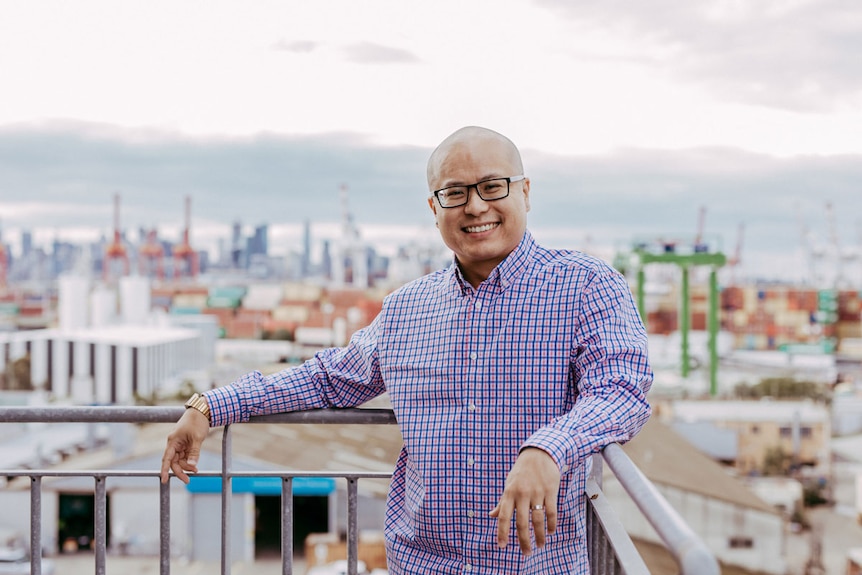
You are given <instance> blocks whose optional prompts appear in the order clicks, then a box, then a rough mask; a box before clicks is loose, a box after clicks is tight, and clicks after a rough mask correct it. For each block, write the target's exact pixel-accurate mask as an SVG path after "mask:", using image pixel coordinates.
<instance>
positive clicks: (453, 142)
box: [426, 126, 524, 189]
mask: <svg viewBox="0 0 862 575" xmlns="http://www.w3.org/2000/svg"><path fill="white" fill-rule="evenodd" d="M487 143H494V144H496V145H497V147H498V148H499V149H501V150H502V151H503V153H504V154H505V155H506V156H507V157H506V158H505V159H506V160H507V161H508V162H510V163H511V165H512V167H514V168H516V169H517V173H519V174H520V173H523V171H524V166H523V163H522V162H521V153H520V152H519V151H518V148H517V147H516V146H515V144H514V143H512V140H510V139H509V138H507V137H506V136H504V135H503V134H500V133H499V132H495V131H494V130H489V129H488V128H482V127H479V126H466V127H464V128H461V129H459V130H456V131H455V132H453V133H452V134H451V135H450V136H448V137H447V138H446V139H445V140H443V141H442V142H440V145H439V146H437V147H436V148H435V149H434V151H433V152H432V153H431V157H430V158H428V168H427V170H426V177H427V179H428V187H429V189H434V185H435V184H434V182H436V181H437V180H438V179H439V177H440V169H441V166H442V165H443V163H444V162H445V160H446V158H447V157H448V156H449V155H450V154H451V152H452V151H453V150H456V149H463V148H467V149H470V148H479V147H482V146H483V144H487Z"/></svg>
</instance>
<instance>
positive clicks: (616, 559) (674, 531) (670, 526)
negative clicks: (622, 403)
mask: <svg viewBox="0 0 862 575" xmlns="http://www.w3.org/2000/svg"><path fill="white" fill-rule="evenodd" d="M182 413H183V408H182V407H119V406H105V407H4V408H2V409H0V423H173V422H175V421H176V420H177V419H179V417H180V416H181V415H182ZM250 423H252V424H254V423H285V424H288V423H289V424H339V425H370V424H375V425H380V424H395V423H396V421H395V416H394V414H393V413H392V411H391V410H388V409H344V410H319V411H306V412H296V413H284V414H278V415H268V416H263V417H256V418H253V419H252V420H251V422H250ZM602 460H604V462H606V463H607V465H608V467H609V468H610V470H611V471H612V472H613V474H614V475H615V476H616V478H617V480H618V481H619V482H620V484H621V485H622V487H623V488H624V489H625V491H626V493H627V494H628V495H629V496H630V497H631V498H632V500H633V501H634V502H635V503H636V504H637V506H638V508H639V509H640V511H641V512H642V513H643V515H644V517H646V519H647V520H648V521H649V523H650V524H651V525H652V526H653V528H654V529H655V530H656V532H657V533H658V535H659V537H660V538H661V539H662V541H663V542H664V544H665V546H666V547H667V549H668V551H669V552H670V553H671V554H672V556H673V558H674V560H675V561H676V562H677V564H678V566H679V568H680V572H681V574H682V575H718V574H719V567H718V562H717V561H716V559H715V556H714V555H713V554H712V553H711V552H710V551H709V549H708V548H707V547H706V545H705V544H704V543H703V541H702V540H701V539H700V537H698V536H697V535H696V534H695V533H694V532H693V531H692V530H691V528H690V527H689V526H688V525H687V524H686V523H685V521H684V520H683V519H682V517H680V515H679V514H678V513H677V512H676V511H675V510H674V509H673V508H672V507H671V506H670V505H669V504H668V503H667V501H666V500H665V499H664V497H662V495H661V494H660V493H659V492H658V490H657V489H656V488H655V486H654V485H653V484H652V483H651V482H650V481H649V480H648V479H647V478H646V477H644V475H643V474H642V473H641V472H640V470H639V469H638V468H637V467H636V466H635V465H634V463H632V461H631V460H630V459H629V458H628V456H627V455H626V454H625V452H624V451H623V450H622V448H621V447H620V446H619V445H617V444H612V445H609V446H608V447H606V448H605V449H604V451H603V453H602V454H601V455H595V456H593V470H592V473H591V475H590V477H589V479H588V481H587V488H586V493H587V495H588V500H589V502H590V508H589V510H588V514H587V531H588V532H587V542H588V549H589V555H590V565H591V573H592V575H648V574H649V570H648V569H647V567H646V564H645V563H644V560H643V558H642V557H641V555H640V554H639V553H638V551H637V549H636V547H635V545H634V543H633V542H632V540H631V538H630V537H629V535H628V533H627V532H626V530H625V528H624V527H623V525H622V524H621V523H620V521H619V520H618V519H617V517H616V516H615V514H614V512H613V509H612V508H611V505H610V503H609V502H608V500H607V498H606V497H605V496H604V494H603V493H602V490H601V483H602ZM221 466H222V467H221V471H219V472H201V473H198V474H197V476H202V477H207V476H210V477H219V478H221V480H222V489H221V573H222V575H227V574H228V573H230V565H231V557H230V549H231V544H230V543H231V542H230V524H231V497H230V494H231V480H232V479H234V478H239V477H262V476H266V477H280V478H281V480H282V491H281V561H282V573H284V574H286V575H289V574H292V573H293V545H292V538H293V517H294V514H293V497H292V493H293V491H292V488H293V480H294V478H299V477H331V478H343V479H345V480H346V482H347V561H348V573H349V575H356V574H357V565H358V547H359V545H358V528H357V508H358V490H357V486H358V482H359V481H360V480H366V479H388V478H389V477H390V474H388V473H372V472H350V471H344V472H333V471H329V470H327V471H303V472H297V471H290V472H273V471H270V470H266V471H260V472H255V471H234V470H233V469H232V448H231V426H226V427H225V428H224V431H223V441H222V458H221ZM3 476H5V477H9V478H12V477H29V478H30V481H31V484H30V549H33V550H41V549H42V480H43V479H44V478H46V477H92V478H93V480H94V482H95V486H94V502H95V520H94V521H95V525H94V552H95V553H94V554H95V569H96V573H97V575H102V574H104V573H105V565H106V552H107V490H106V479H107V478H109V477H149V478H153V481H154V482H155V483H156V484H158V486H159V521H160V527H159V573H160V574H161V575H168V574H169V573H170V569H171V548H170V542H171V532H170V513H171V511H170V509H171V505H170V493H171V492H170V486H169V485H166V484H162V483H160V482H159V479H158V477H159V470H158V469H153V470H151V471H150V470H145V471H129V470H103V469H99V470H52V469H39V470H37V469H8V470H0V477H3ZM41 565H42V563H41V553H38V552H34V553H32V561H31V574H32V575H41V573H42V567H41Z"/></svg>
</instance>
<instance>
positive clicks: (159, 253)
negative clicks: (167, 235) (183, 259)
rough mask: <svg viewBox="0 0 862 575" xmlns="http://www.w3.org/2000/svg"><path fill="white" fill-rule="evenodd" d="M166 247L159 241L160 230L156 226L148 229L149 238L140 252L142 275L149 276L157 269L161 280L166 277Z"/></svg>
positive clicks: (139, 262) (139, 264)
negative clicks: (157, 230)
mask: <svg viewBox="0 0 862 575" xmlns="http://www.w3.org/2000/svg"><path fill="white" fill-rule="evenodd" d="M164 257H165V249H164V248H163V247H162V244H161V242H160V241H159V236H158V232H156V229H155V228H152V229H151V230H149V231H147V239H146V240H145V241H144V243H143V245H141V249H140V250H139V252H138V271H139V273H140V274H141V275H142V276H149V275H150V274H151V273H152V272H153V271H155V274H156V277H157V278H158V279H160V280H162V279H164V278H165V267H164ZM153 268H155V270H153Z"/></svg>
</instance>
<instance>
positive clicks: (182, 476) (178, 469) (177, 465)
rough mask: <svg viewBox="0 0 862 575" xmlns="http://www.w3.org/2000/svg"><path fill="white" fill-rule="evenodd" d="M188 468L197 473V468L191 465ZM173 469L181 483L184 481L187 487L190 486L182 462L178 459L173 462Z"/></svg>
mask: <svg viewBox="0 0 862 575" xmlns="http://www.w3.org/2000/svg"><path fill="white" fill-rule="evenodd" d="M186 467H188V468H189V471H197V468H192V467H193V466H190V465H189V466H186ZM171 469H173V470H174V475H176V476H177V478H179V480H180V481H182V482H183V483H185V484H186V485H188V484H189V476H188V474H187V473H186V471H185V469H184V468H183V465H182V462H181V461H180V460H178V459H177V460H174V461H173V462H171Z"/></svg>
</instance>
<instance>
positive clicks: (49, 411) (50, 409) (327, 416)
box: [0, 405, 397, 425]
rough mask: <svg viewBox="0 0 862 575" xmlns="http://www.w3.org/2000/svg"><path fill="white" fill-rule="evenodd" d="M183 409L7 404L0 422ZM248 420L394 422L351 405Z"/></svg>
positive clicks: (161, 416) (121, 417) (166, 417)
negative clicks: (8, 405) (23, 405)
mask: <svg viewBox="0 0 862 575" xmlns="http://www.w3.org/2000/svg"><path fill="white" fill-rule="evenodd" d="M184 411H185V408H184V407H183V406H181V405H179V406H146V405H135V406H121V405H94V406H91V405H86V406H79V405H75V406H71V405H64V406H42V407H22V406H10V407H3V408H2V409H0V423H33V422H40V423H42V422H44V423H176V421H177V420H178V419H179V418H180V416H182V414H183V412H184ZM249 423H322V424H331V423H337V424H356V425H392V424H395V423H397V422H396V419H395V413H394V412H393V411H392V410H391V409H386V408H369V407H350V408H344V409H312V410H308V411H294V412H290V413H276V414H272V415H259V416H255V417H252V418H251V419H250V420H249Z"/></svg>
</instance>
